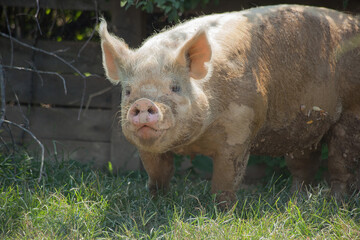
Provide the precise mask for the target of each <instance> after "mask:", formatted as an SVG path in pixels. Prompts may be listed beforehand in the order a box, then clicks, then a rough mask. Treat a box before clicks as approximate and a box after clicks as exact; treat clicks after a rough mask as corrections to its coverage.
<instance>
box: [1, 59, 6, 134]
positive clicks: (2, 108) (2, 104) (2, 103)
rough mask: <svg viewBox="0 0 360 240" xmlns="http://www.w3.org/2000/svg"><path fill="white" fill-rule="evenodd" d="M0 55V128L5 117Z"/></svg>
mask: <svg viewBox="0 0 360 240" xmlns="http://www.w3.org/2000/svg"><path fill="white" fill-rule="evenodd" d="M1 63H2V56H1V55H0V97H1V107H0V128H1V126H2V124H3V122H4V119H5V107H6V103H5V78H4V70H3V68H2V65H1Z"/></svg>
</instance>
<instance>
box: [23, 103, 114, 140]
mask: <svg viewBox="0 0 360 240" xmlns="http://www.w3.org/2000/svg"><path fill="white" fill-rule="evenodd" d="M78 111H79V110H78V109H77V108H43V107H32V108H31V113H30V119H29V120H30V126H31V131H32V132H33V133H34V134H36V136H38V137H39V138H42V139H57V140H69V139H72V140H76V141H93V142H98V141H100V142H106V141H109V139H110V133H111V125H112V119H113V117H112V112H111V110H101V109H89V110H88V111H87V112H86V113H85V114H83V115H82V116H81V119H80V120H77V117H78Z"/></svg>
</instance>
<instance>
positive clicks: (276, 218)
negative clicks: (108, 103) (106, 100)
mask: <svg viewBox="0 0 360 240" xmlns="http://www.w3.org/2000/svg"><path fill="white" fill-rule="evenodd" d="M58 159H59V158H58ZM38 169H39V163H38V162H37V161H36V159H34V158H32V157H30V156H29V155H28V154H27V153H25V152H23V153H21V154H19V153H18V154H15V155H10V156H5V155H0V184H1V185H0V189H1V192H0V239H307V238H308V239H359V238H360V232H359V231H360V224H359V223H360V210H359V206H360V203H359V199H360V198H359V195H358V194H354V195H353V196H350V197H349V198H348V199H347V200H346V201H345V202H344V203H337V202H336V201H334V200H333V199H331V197H330V196H329V194H328V189H327V187H326V185H325V184H323V185H321V186H318V187H316V188H314V189H312V190H311V191H310V192H308V193H305V194H302V195H300V196H291V195H290V194H289V190H288V185H289V180H288V179H281V178H280V179H277V180H274V179H273V180H269V183H268V184H267V185H266V186H264V187H259V188H254V189H251V190H246V191H239V192H238V197H239V202H238V203H237V205H236V206H235V207H234V208H233V209H231V210H230V211H228V212H221V211H219V210H217V208H216V204H215V202H214V197H213V196H211V194H210V182H208V181H206V180H203V179H200V178H199V177H197V176H196V175H191V174H189V175H185V176H176V177H175V178H174V179H173V180H172V188H171V190H170V192H169V193H168V194H166V195H164V196H159V197H158V198H156V199H151V197H150V196H149V195H148V193H147V190H146V187H145V186H146V174H144V173H142V172H133V173H127V174H125V173H124V174H119V175H113V174H111V173H109V172H107V171H106V170H103V171H102V170H93V169H92V168H91V167H90V166H89V165H84V164H80V163H78V162H76V161H73V160H69V159H63V158H60V160H58V161H54V160H53V161H50V160H47V163H46V166H45V173H46V174H45V176H44V178H43V181H42V182H41V183H39V184H38V183H37V177H38V173H39V172H38Z"/></svg>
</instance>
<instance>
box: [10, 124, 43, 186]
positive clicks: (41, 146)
mask: <svg viewBox="0 0 360 240" xmlns="http://www.w3.org/2000/svg"><path fill="white" fill-rule="evenodd" d="M3 122H4V123H7V124H10V125H13V126H15V127H18V128H20V129H21V130H23V131H25V132H27V133H28V134H29V135H30V136H31V137H32V138H33V139H34V140H35V141H36V142H37V144H39V146H40V148H41V165H40V174H39V179H38V182H40V181H41V177H42V175H43V168H44V155H45V148H44V145H43V144H42V143H41V142H40V141H39V139H37V138H36V137H35V135H34V134H33V133H32V132H31V131H29V130H28V129H26V128H24V127H23V126H21V125H19V124H17V123H14V122H11V121H8V120H3Z"/></svg>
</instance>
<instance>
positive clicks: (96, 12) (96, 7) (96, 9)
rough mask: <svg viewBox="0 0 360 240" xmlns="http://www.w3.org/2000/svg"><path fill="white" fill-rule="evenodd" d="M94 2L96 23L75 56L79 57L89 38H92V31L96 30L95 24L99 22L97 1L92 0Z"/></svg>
mask: <svg viewBox="0 0 360 240" xmlns="http://www.w3.org/2000/svg"><path fill="white" fill-rule="evenodd" d="M94 4H95V14H96V16H95V19H96V23H95V26H94V28H93V30H92V32H91V34H90V37H89V38H88V39H87V40H86V42H85V43H84V45H82V47H81V48H80V50H79V52H78V55H77V57H80V54H81V52H82V51H83V50H84V48H85V47H86V46H87V45H88V43H89V42H90V40H91V39H92V38H93V36H94V33H95V32H96V26H97V25H98V24H99V15H98V3H97V1H96V0H94Z"/></svg>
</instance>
